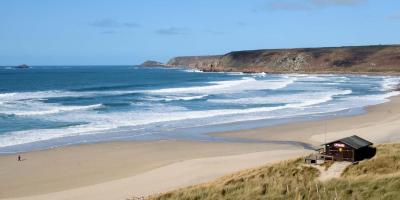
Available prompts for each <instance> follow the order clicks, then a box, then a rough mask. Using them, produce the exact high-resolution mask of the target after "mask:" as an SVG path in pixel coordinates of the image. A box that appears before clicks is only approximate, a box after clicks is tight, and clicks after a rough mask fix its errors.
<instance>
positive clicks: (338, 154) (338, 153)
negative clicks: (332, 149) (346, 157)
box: [336, 148, 344, 161]
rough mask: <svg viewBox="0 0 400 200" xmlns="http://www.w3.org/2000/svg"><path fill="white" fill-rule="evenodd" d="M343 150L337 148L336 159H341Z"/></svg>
mask: <svg viewBox="0 0 400 200" xmlns="http://www.w3.org/2000/svg"><path fill="white" fill-rule="evenodd" d="M343 152H344V150H343V148H339V149H338V151H337V155H336V158H337V160H338V161H343Z"/></svg>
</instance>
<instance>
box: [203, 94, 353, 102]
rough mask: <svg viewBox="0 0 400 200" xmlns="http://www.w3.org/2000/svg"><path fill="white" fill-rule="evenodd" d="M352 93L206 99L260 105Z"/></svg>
mask: <svg viewBox="0 0 400 200" xmlns="http://www.w3.org/2000/svg"><path fill="white" fill-rule="evenodd" d="M349 94H352V91H351V90H332V91H317V92H303V93H297V94H281V95H274V96H257V97H246V98H237V99H208V100H207V101H208V102H211V103H220V104H243V105H262V104H276V103H285V104H288V103H298V102H301V101H307V100H310V99H319V98H326V97H334V96H338V95H349Z"/></svg>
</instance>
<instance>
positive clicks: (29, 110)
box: [0, 102, 103, 116]
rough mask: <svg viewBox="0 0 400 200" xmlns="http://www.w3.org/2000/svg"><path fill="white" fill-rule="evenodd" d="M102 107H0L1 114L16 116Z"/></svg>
mask: <svg viewBox="0 0 400 200" xmlns="http://www.w3.org/2000/svg"><path fill="white" fill-rule="evenodd" d="M102 106H103V105H102V104H94V105H87V106H63V105H58V104H44V103H41V102H19V103H13V104H5V105H3V106H2V107H0V114H5V115H16V116H34V115H50V114H57V113H63V112H72V111H79V110H92V109H96V108H101V107H102Z"/></svg>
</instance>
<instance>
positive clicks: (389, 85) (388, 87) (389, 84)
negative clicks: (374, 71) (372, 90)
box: [381, 77, 400, 91]
mask: <svg viewBox="0 0 400 200" xmlns="http://www.w3.org/2000/svg"><path fill="white" fill-rule="evenodd" d="M399 85H400V78H398V77H389V78H383V81H382V83H381V86H382V89H381V90H382V91H392V90H395V89H397V87H399Z"/></svg>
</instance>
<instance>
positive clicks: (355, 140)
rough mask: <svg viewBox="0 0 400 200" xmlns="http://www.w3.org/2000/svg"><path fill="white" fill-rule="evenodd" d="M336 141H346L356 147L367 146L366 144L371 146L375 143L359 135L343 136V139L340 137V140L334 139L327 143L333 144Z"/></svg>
mask: <svg viewBox="0 0 400 200" xmlns="http://www.w3.org/2000/svg"><path fill="white" fill-rule="evenodd" d="M335 142H342V143H345V144H347V145H349V146H351V147H352V148H354V149H360V148H362V147H366V146H369V145H372V144H373V143H372V142H370V141H368V140H365V139H363V138H360V137H358V136H357V135H353V136H350V137H346V138H342V139H339V140H336V141H333V142H329V143H326V144H331V143H335ZM324 145H325V144H324Z"/></svg>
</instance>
